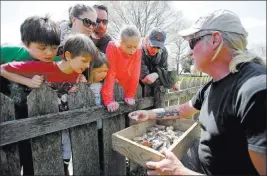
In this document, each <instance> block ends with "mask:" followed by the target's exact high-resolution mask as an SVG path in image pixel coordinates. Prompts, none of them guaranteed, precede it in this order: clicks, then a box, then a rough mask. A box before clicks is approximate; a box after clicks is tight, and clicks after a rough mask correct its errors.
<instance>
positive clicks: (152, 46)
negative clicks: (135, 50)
mask: <svg viewBox="0 0 267 176" xmlns="http://www.w3.org/2000/svg"><path fill="white" fill-rule="evenodd" d="M165 40H166V33H165V32H164V31H162V30H161V29H159V28H153V29H152V30H151V31H150V33H149V34H148V35H147V36H146V37H145V38H144V40H143V43H142V63H141V76H140V79H141V82H142V83H144V84H147V85H149V86H152V87H155V86H157V85H162V86H164V87H166V88H174V89H176V88H175V86H174V85H175V80H174V78H173V76H172V75H171V72H168V63H167V59H168V51H167V49H166V48H165V46H164V42H165Z"/></svg>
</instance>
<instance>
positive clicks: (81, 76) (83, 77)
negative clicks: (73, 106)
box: [76, 74, 87, 84]
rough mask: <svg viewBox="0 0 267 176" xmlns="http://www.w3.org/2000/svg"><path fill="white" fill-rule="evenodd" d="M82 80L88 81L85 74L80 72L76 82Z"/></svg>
mask: <svg viewBox="0 0 267 176" xmlns="http://www.w3.org/2000/svg"><path fill="white" fill-rule="evenodd" d="M81 82H83V83H87V80H86V77H85V76H84V75H83V74H79V75H78V77H77V79H76V83H77V84H78V83H81Z"/></svg>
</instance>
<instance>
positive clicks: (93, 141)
mask: <svg viewBox="0 0 267 176" xmlns="http://www.w3.org/2000/svg"><path fill="white" fill-rule="evenodd" d="M68 104H69V110H74V109H80V108H86V107H90V106H94V105H95V96H94V92H93V91H92V90H91V89H90V88H89V86H88V85H87V84H85V83H80V84H79V85H78V91H77V92H75V93H71V94H69V96H68ZM73 118H75V117H73ZM69 131H70V138H71V148H72V162H73V175H100V167H99V152H98V150H99V146H98V129H97V124H96V121H94V122H92V123H89V124H86V125H81V126H76V127H73V128H70V129H69Z"/></svg>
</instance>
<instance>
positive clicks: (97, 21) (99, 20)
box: [96, 18, 108, 25]
mask: <svg viewBox="0 0 267 176" xmlns="http://www.w3.org/2000/svg"><path fill="white" fill-rule="evenodd" d="M101 21H102V23H103V24H105V25H106V24H108V20H107V19H99V18H97V19H96V23H98V24H100V23H101Z"/></svg>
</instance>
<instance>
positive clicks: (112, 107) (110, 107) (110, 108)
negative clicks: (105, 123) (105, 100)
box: [107, 101, 120, 112]
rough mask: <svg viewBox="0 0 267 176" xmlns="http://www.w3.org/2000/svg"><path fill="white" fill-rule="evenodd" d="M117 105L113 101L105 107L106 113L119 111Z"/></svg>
mask: <svg viewBox="0 0 267 176" xmlns="http://www.w3.org/2000/svg"><path fill="white" fill-rule="evenodd" d="M119 106H120V105H119V103H118V102H116V101H113V102H111V103H109V104H108V105H107V109H108V112H114V111H116V110H118V109H119Z"/></svg>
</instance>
